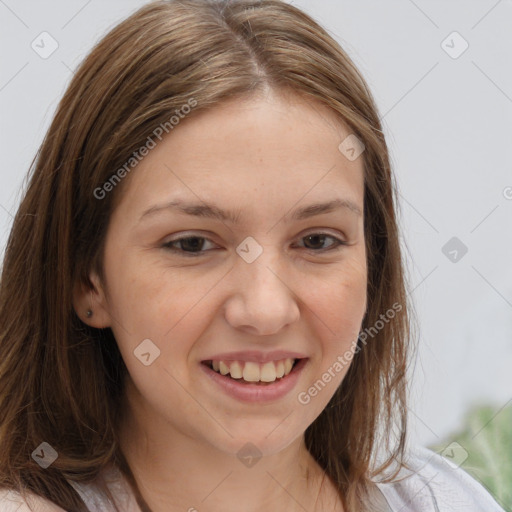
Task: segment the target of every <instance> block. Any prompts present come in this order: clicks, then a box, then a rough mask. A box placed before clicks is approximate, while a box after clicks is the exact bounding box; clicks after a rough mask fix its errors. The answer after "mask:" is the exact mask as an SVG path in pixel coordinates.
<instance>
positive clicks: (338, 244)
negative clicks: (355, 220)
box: [162, 233, 348, 258]
mask: <svg viewBox="0 0 512 512" xmlns="http://www.w3.org/2000/svg"><path fill="white" fill-rule="evenodd" d="M315 235H316V236H318V235H320V236H324V237H326V238H332V239H333V240H334V241H335V244H334V245H333V246H331V247H329V248H327V249H320V250H315V249H306V250H307V251H310V252H312V253H316V254H318V253H321V254H323V253H326V252H329V251H336V250H339V249H341V248H342V246H345V245H348V244H347V243H346V242H344V241H343V240H340V239H339V238H337V237H335V236H333V235H329V234H328V233H310V234H308V235H305V236H303V237H302V238H301V240H303V239H304V238H308V237H312V236H315ZM194 238H196V239H199V240H207V241H209V242H211V240H210V239H209V238H206V237H204V236H195V235H188V236H184V237H181V238H176V239H175V240H170V241H169V242H166V243H165V244H163V245H162V247H163V248H164V249H166V250H168V251H171V252H175V253H178V252H180V253H181V255H183V256H185V257H186V258H188V257H192V258H194V257H198V256H200V255H201V254H204V253H206V252H209V251H208V250H207V251H198V252H190V251H188V252H187V251H184V250H183V249H177V248H176V247H172V246H173V245H174V244H177V243H179V242H181V241H183V240H190V239H194ZM212 243H213V242H212ZM210 250H211V249H210Z"/></svg>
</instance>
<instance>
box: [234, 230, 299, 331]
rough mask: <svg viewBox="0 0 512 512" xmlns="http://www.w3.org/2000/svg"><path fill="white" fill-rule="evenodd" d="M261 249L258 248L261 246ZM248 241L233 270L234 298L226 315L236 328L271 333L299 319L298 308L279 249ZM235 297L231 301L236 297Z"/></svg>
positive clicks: (241, 245) (243, 246) (239, 250)
mask: <svg viewBox="0 0 512 512" xmlns="http://www.w3.org/2000/svg"><path fill="white" fill-rule="evenodd" d="M258 246H259V247H258ZM258 246H256V244H255V241H253V240H248V241H247V242H246V244H244V243H242V244H240V246H239V248H237V252H238V253H239V255H240V258H239V259H238V260H237V261H236V263H235V269H234V286H233V290H234V294H233V295H234V297H236V299H235V300H232V301H230V303H229V305H228V308H227V311H226V316H227V319H228V321H229V322H230V323H231V324H232V325H233V326H234V327H238V328H240V327H251V328H253V330H254V329H255V330H257V331H258V333H259V334H272V333H274V332H277V331H279V330H280V329H281V328H282V327H284V326H285V325H287V324H290V323H293V322H295V321H296V320H297V319H298V318H299V307H298V304H297V301H296V296H295V292H294V287H293V284H292V283H289V282H288V281H289V279H290V277H289V273H288V272H285V271H284V270H283V269H284V268H285V267H286V265H281V264H280V258H282V257H283V256H282V255H280V254H279V251H278V250H277V249H273V248H270V247H268V246H267V247H262V246H260V245H259V244H258ZM234 297H232V299H233V298H234Z"/></svg>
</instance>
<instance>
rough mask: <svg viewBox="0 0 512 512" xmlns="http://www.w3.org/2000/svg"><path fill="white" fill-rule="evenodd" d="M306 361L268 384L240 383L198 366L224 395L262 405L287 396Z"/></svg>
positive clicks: (204, 366) (206, 367) (202, 365)
mask: <svg viewBox="0 0 512 512" xmlns="http://www.w3.org/2000/svg"><path fill="white" fill-rule="evenodd" d="M307 361H308V360H307V358H306V359H301V360H300V361H298V362H297V364H296V365H295V366H294V367H293V368H292V371H291V372H290V373H289V374H288V375H286V377H282V378H281V379H278V380H276V381H274V382H272V383H269V384H252V383H245V382H240V381H241V380H242V379H238V380H235V379H232V378H231V377H228V376H225V375H221V374H220V373H217V372H216V371H214V370H212V369H211V368H210V367H209V366H206V365H205V364H202V363H200V365H199V366H200V367H201V369H202V370H203V371H204V372H205V373H206V375H208V377H210V379H212V380H213V381H214V382H216V383H217V384H218V385H219V387H220V388H221V389H222V390H224V392H225V393H227V394H228V395H230V396H232V397H233V398H236V399H237V400H240V401H242V402H250V403H262V402H273V401H276V400H279V399H280V398H283V397H284V396H285V395H287V394H288V393H289V392H290V391H291V390H292V389H293V388H294V387H295V385H296V384H297V380H298V379H299V377H300V374H301V373H302V369H303V368H304V366H305V365H306V363H307Z"/></svg>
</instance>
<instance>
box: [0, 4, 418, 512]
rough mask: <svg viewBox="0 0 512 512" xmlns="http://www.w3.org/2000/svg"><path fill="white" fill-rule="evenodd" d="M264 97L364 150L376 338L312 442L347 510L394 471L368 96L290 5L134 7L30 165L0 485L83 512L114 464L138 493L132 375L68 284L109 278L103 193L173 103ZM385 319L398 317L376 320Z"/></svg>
mask: <svg viewBox="0 0 512 512" xmlns="http://www.w3.org/2000/svg"><path fill="white" fill-rule="evenodd" d="M268 87H270V88H272V89H275V90H285V89H286V90H290V91H293V92H295V93H297V94H301V95H302V96H303V97H304V98H306V99H307V100H308V101H316V102H319V103H321V104H322V105H324V106H327V107H329V108H330V109H331V110H332V111H333V112H334V113H335V114H336V115H337V116H338V118H339V119H340V121H343V122H344V123H346V124H347V125H348V126H349V127H350V129H351V132H352V133H354V134H355V135H356V136H357V137H358V138H359V139H360V140H361V141H362V142H363V143H364V145H365V151H364V152H363V153H362V156H361V158H363V162H364V182H365V193H364V232H365V243H366V254H367V266H368V284H367V297H368V302H367V304H368V308H367V311H366V316H365V317H364V319H363V324H362V326H363V332H364V333H366V332H372V336H371V339H363V337H362V336H360V338H359V340H358V348H357V349H356V354H355V355H354V358H353V360H352V364H351V366H350V368H349V370H348V373H347V374H346V376H345V378H344V380H343V382H342V384H341V385H340V386H339V388H338V389H337V390H336V392H335V393H334V396H333V397H332V399H331V400H330V402H329V404H328V405H327V406H326V408H325V409H324V410H323V411H322V413H321V414H320V415H319V416H318V418H317V419H316V420H315V421H314V422H313V423H312V424H311V425H310V426H309V427H308V429H307V430H306V432H305V439H306V445H307V448H308V450H309V451H310V453H311V454H312V456H313V457H314V458H315V459H316V460H317V461H318V463H319V465H320V466H321V467H322V468H323V470H324V471H325V473H326V475H327V476H328V477H329V478H330V479H331V480H332V482H334V484H335V486H336V487H337V489H339V493H340V496H341V498H342V500H343V503H344V505H345V507H346V509H348V510H351V511H358V510H363V509H364V506H365V505H364V504H365V499H366V493H367V486H368V483H369V481H370V479H372V478H374V477H376V476H378V475H380V474H382V475H383V474H384V472H385V470H386V469H387V468H390V467H392V465H393V464H394V463H395V462H398V465H397V471H398V469H399V466H400V464H402V463H403V462H404V454H405V445H406V423H407V414H406V400H407V396H406V395H407V392H406V373H407V371H406V370H407V364H408V354H409V350H408V347H409V339H410V330H411V328H410V323H409V316H410V315H408V308H407V304H406V299H407V297H406V284H405V282H406V279H405V276H404V268H403V261H402V256H401V251H400V246H399V230H398V222H397V216H396V207H397V205H396V204H395V203H396V201H395V199H396V184H395V183H394V177H393V175H392V173H391V168H390V160H389V154H388V149H387V146H386V141H385V138H384V134H383V131H382V126H381V123H380V120H379V116H378V113H377V108H376V105H375V102H374V100H373V98H372V95H371V93H370V91H369V88H368V86H367V85H366V83H365V80H364V79H363V77H362V76H361V74H360V73H359V71H358V70H357V69H356V67H355V65H354V64H353V62H352V61H351V60H350V58H349V57H348V55H347V54H346V53H345V52H344V50H343V49H342V48H340V46H339V44H338V43H337V42H336V41H335V40H333V39H332V37H330V36H329V35H328V34H327V32H326V31H325V30H324V29H323V28H322V27H320V26H319V25H318V24H317V23H316V22H315V21H314V20H313V19H311V18H310V17H309V16H308V15H306V14H305V13H303V12H302V11H301V10H299V9H297V8H295V7H293V6H292V5H289V4H287V3H285V2H283V1H280V0H261V1H260V0H247V1H244V0H231V1H228V0H220V1H215V0H180V1H179V2H178V1H172V0H171V1H154V2H150V3H148V4H147V5H145V6H143V7H142V8H140V9H139V10H137V11H136V12H135V13H133V14H132V15H131V16H130V17H128V18H127V19H126V20H124V21H122V22H121V23H120V24H118V25H117V26H116V27H114V28H113V29H112V30H111V31H110V32H109V33H108V34H107V35H106V36H105V37H104V38H103V39H102V40H101V41H100V42H99V43H98V44H97V45H96V46H95V47H94V48H93V49H92V51H91V52H90V54H89V55H88V56H87V58H85V60H84V61H83V63H82V64H81V65H80V67H79V68H78V70H77V71H76V73H75V75H74V77H73V78H72V80H71V82H70V84H69V86H68V88H67V90H66V92H65V94H64V96H63V98H62V100H61V101H60V103H59V105H58V108H57V111H56V114H55V116H54V119H53V121H52V123H51V126H50V128H49V130H48V132H47V134H46V136H45V138H44V140H43V142H42V144H41V147H40V148H39V150H38V152H37V155H36V156H35V158H34V161H33V162H32V165H31V167H30V170H29V175H28V177H27V185H26V189H25V190H24V191H23V197H22V200H21V202H20V205H19V208H18V211H17V213H16V216H15V218H14V222H13V225H12V229H11V232H10V236H9V239H8V243H7V246H6V251H5V257H4V264H3V268H2V274H1V283H0V349H1V353H2V357H1V358H0V445H1V447H2V449H1V450H0V486H1V487H7V488H9V489H13V490H16V491H18V492H20V493H22V495H24V493H25V491H27V492H31V493H35V494H36V495H39V496H42V497H45V498H47V499H49V500H51V501H53V502H54V503H55V504H57V505H59V506H60V507H62V508H64V509H65V510H72V511H77V512H81V511H86V510H87V508H86V506H85V504H84V502H83V501H82V499H81V498H80V496H79V494H78V493H77V492H76V490H75V488H74V486H73V485H71V484H70V482H71V483H72V482H76V483H90V482H98V486H99V487H98V488H99V489H104V486H103V485H102V484H101V481H100V479H99V478H98V477H99V475H100V474H101V472H102V470H103V469H105V468H106V467H108V466H109V465H110V464H112V463H114V464H117V465H118V466H119V467H120V468H121V470H122V472H123V474H124V475H125V476H126V478H127V479H128V481H129V482H130V483H131V485H132V486H133V490H134V493H135V494H136V496H140V493H139V491H138V489H137V486H136V483H135V481H134V479H133V474H132V473H131V470H130V468H129V466H128V464H127V463H126V460H125V458H124V456H123V454H122V452H121V450H120V443H119V440H118V432H119V430H118V425H119V420H120V417H121V413H122V410H121V409H122V403H123V401H122V397H123V391H124V382H125V377H126V375H127V369H126V366H125V364H124V362H123V359H122V357H121V355H120V352H119V350H118V347H117V344H116V340H115V338H114V336H113V334H112V331H111V330H110V329H109V328H107V329H94V328H91V327H89V326H87V325H85V324H84V323H83V322H82V321H81V320H80V319H79V318H78V316H77V314H76V313H75V311H74V309H73V305H72V297H73V293H72V292H73V287H74V286H75V285H76V283H79V284H80V285H81V286H85V287H92V283H91V282H90V281H89V278H88V275H89V273H90V271H91V270H93V269H94V270H95V271H96V272H98V274H99V276H100V278H103V277H104V276H103V272H102V270H103V268H102V256H103V248H104V242H105V236H106V231H107V227H108V224H109V219H110V216H111V214H112V212H113V210H114V208H115V207H116V205H117V204H118V201H119V198H120V197H121V194H122V190H123V183H120V184H119V185H118V186H115V187H113V188H114V189H113V190H112V191H111V192H110V193H108V194H105V195H104V197H100V198H98V196H99V194H98V190H99V189H100V188H101V187H103V186H104V184H105V183H107V182H109V180H112V176H113V174H114V173H115V171H116V170H117V169H120V168H121V167H122V166H123V165H124V164H126V162H127V161H128V160H129V159H130V158H131V157H132V156H133V155H134V154H135V153H137V151H138V150H139V148H141V147H142V146H144V145H145V144H146V143H147V141H148V137H149V136H151V134H153V133H154V130H155V127H157V126H161V125H163V126H166V131H169V133H170V131H171V126H170V124H169V118H170V116H172V115H173V114H174V112H175V111H176V110H179V109H180V108H181V107H182V106H183V105H186V104H189V105H190V104H192V103H191V102H196V106H195V107H194V108H193V111H192V112H191V113H190V114H189V116H190V117H192V116H194V114H195V113H196V112H200V111H202V110H205V109H210V108H212V107H215V106H216V105H218V104H219V103H221V102H222V101H224V100H228V99H233V98H241V99H242V98H247V97H250V96H252V95H254V94H256V93H257V92H258V91H261V90H264V88H268ZM174 129H178V130H179V126H177V127H176V128H174ZM170 136H171V137H172V133H171V135H170ZM340 142H341V141H340ZM131 172H137V171H136V167H135V169H133V170H132V171H131ZM110 183H112V182H111V181H110ZM393 305H394V307H393ZM392 309H394V310H398V309H399V312H398V311H397V312H396V315H395V316H394V318H393V319H392V320H390V321H387V322H383V321H382V314H385V313H386V312H388V311H390V310H392ZM379 321H380V323H381V324H382V326H381V327H380V328H378V329H376V328H375V325H376V324H378V322H379ZM371 329H373V331H370V330H371ZM374 331H377V332H374ZM366 338H367V336H366ZM41 443H47V444H48V445H50V446H51V447H52V448H53V449H54V450H55V451H56V452H57V454H58V457H57V459H56V460H55V461H54V462H53V463H52V464H51V465H50V466H49V467H47V468H46V469H44V470H42V469H41V467H40V466H39V465H38V464H36V462H35V460H34V457H33V456H32V454H33V452H34V450H35V449H36V448H38V447H39V446H40V445H41ZM43 446H46V445H43ZM383 446H384V447H385V451H386V453H387V456H386V457H385V458H384V459H383V460H381V461H380V463H379V464H378V466H376V465H375V464H374V462H375V461H374V456H375V453H376V450H377V448H382V447H383ZM393 476H396V472H395V473H393V474H392V475H390V476H389V475H388V480H389V479H391V478H392V477H393ZM104 490H105V489H104ZM105 493H106V494H107V495H108V491H107V490H105Z"/></svg>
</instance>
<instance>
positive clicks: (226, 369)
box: [219, 361, 229, 375]
mask: <svg viewBox="0 0 512 512" xmlns="http://www.w3.org/2000/svg"><path fill="white" fill-rule="evenodd" d="M219 370H220V373H221V374H222V375H227V374H228V373H229V366H228V365H227V364H226V363H225V362H224V361H219Z"/></svg>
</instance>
